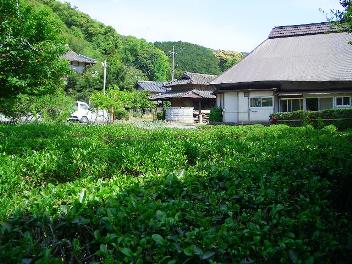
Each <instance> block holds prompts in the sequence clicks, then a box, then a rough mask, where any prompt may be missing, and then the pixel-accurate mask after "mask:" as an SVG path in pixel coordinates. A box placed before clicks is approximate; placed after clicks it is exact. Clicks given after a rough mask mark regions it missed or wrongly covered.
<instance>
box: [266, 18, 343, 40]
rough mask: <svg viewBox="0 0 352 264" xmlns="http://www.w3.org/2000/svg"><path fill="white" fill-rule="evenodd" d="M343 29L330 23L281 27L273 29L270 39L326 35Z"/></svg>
mask: <svg viewBox="0 0 352 264" xmlns="http://www.w3.org/2000/svg"><path fill="white" fill-rule="evenodd" d="M340 30H341V29H339V28H337V27H336V26H335V25H334V24H332V23H329V22H323V23H313V24H305V25H292V26H281V27H275V28H273V29H272V31H271V33H270V35H269V38H271V39H272V38H286V37H295V36H305V35H316V34H326V33H332V32H338V31H340Z"/></svg>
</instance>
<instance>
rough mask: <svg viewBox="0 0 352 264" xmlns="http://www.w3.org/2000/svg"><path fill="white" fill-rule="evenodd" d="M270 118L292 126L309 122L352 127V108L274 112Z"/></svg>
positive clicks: (315, 125)
mask: <svg viewBox="0 0 352 264" xmlns="http://www.w3.org/2000/svg"><path fill="white" fill-rule="evenodd" d="M270 120H271V123H273V124H287V125H290V126H302V125H308V124H309V125H312V126H314V127H315V128H322V127H324V126H327V125H335V126H336V127H337V128H338V129H340V130H343V129H348V128H352V109H338V110H324V111H319V112H309V111H296V112H290V113H274V114H272V115H271V117H270Z"/></svg>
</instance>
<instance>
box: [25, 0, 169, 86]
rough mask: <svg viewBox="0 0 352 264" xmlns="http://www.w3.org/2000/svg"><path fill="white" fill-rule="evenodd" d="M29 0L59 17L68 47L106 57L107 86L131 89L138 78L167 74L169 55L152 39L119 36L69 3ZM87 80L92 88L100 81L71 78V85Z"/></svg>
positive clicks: (53, 0) (98, 56) (77, 84)
mask: <svg viewBox="0 0 352 264" xmlns="http://www.w3.org/2000/svg"><path fill="white" fill-rule="evenodd" d="M29 1H31V2H33V3H34V4H38V2H39V3H42V4H44V5H46V6H48V7H50V8H51V9H52V10H53V12H54V13H55V14H56V15H57V16H58V17H59V18H60V20H61V21H62V22H63V28H62V32H63V35H64V37H65V39H66V41H67V43H68V45H69V48H70V49H73V50H74V51H76V52H78V53H81V54H84V55H87V56H91V57H93V58H95V59H97V60H98V61H99V60H100V61H102V60H104V59H107V60H108V64H109V74H108V86H110V87H116V86H118V87H119V88H120V89H128V90H131V89H133V87H134V85H135V81H137V80H159V81H166V80H167V79H168V78H169V76H170V65H169V61H168V58H167V56H166V55H165V54H164V52H163V51H161V50H160V49H158V48H156V47H155V46H154V45H153V44H152V43H148V42H147V41H145V40H143V39H137V38H135V37H125V36H122V35H120V34H119V33H118V32H117V31H116V30H115V29H114V28H112V27H110V26H106V25H104V24H103V23H100V22H98V21H96V20H94V19H92V18H91V17H90V16H88V15H86V14H84V13H82V12H81V11H79V10H78V9H77V8H75V7H72V6H71V5H70V4H68V3H61V2H59V1H56V0H29ZM98 66H99V67H98ZM100 68H101V67H100V65H97V67H96V68H95V69H93V70H94V71H97V72H101V69H100ZM88 74H89V73H88ZM87 82H89V86H90V88H91V89H94V88H95V87H94V86H97V85H100V82H94V80H93V81H92V80H73V81H72V84H71V85H73V86H87ZM92 86H93V87H92ZM100 86H101V85H100ZM100 86H98V87H100ZM98 87H97V88H98ZM70 88H71V89H72V88H73V89H79V88H80V87H70Z"/></svg>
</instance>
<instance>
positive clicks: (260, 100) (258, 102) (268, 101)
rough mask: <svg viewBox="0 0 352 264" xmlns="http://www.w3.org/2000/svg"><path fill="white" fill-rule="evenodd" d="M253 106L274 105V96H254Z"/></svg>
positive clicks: (251, 101) (251, 103)
mask: <svg viewBox="0 0 352 264" xmlns="http://www.w3.org/2000/svg"><path fill="white" fill-rule="evenodd" d="M250 106H251V107H273V98H272V97H253V98H251V99H250Z"/></svg>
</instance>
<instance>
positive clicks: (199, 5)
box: [60, 0, 341, 51]
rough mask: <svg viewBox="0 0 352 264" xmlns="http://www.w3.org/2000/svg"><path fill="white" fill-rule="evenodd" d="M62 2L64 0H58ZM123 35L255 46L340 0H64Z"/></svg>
mask: <svg viewBox="0 0 352 264" xmlns="http://www.w3.org/2000/svg"><path fill="white" fill-rule="evenodd" d="M60 1H62V2H64V0H60ZM66 2H70V3H71V4H72V5H73V6H77V7H78V8H79V10H81V11H83V12H85V13H88V14H89V15H90V16H91V17H93V18H94V19H96V20H99V21H101V22H103V23H105V24H107V25H111V26H113V27H114V28H115V29H116V30H117V31H118V32H119V33H120V34H122V35H132V36H136V37H139V38H144V39H146V40H147V41H150V42H154V41H179V40H181V41H186V42H191V43H195V44H199V45H203V46H206V47H209V48H212V49H225V50H235V51H251V50H253V49H254V48H255V47H256V46H257V45H259V44H260V43H261V42H262V41H263V40H264V39H265V38H267V36H268V35H269V33H270V30H271V29H272V28H273V27H275V26H283V25H295V24H305V23H315V22H322V21H326V15H325V14H324V13H323V12H321V11H320V10H319V9H322V10H324V11H327V12H329V11H330V10H331V9H339V8H341V7H340V5H339V1H338V0H266V1H264V0H241V1H240V0H174V1H171V0H99V1H97V0H66Z"/></svg>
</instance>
